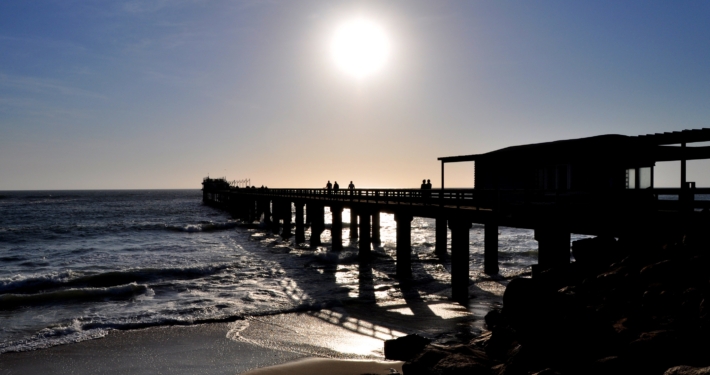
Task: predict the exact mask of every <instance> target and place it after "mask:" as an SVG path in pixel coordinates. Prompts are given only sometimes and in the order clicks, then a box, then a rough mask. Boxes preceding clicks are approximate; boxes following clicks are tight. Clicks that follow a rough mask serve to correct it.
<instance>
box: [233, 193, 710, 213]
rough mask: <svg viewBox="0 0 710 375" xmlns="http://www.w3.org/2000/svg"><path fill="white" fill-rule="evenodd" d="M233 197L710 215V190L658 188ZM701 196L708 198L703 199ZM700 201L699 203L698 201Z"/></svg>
mask: <svg viewBox="0 0 710 375" xmlns="http://www.w3.org/2000/svg"><path fill="white" fill-rule="evenodd" d="M229 193H232V194H238V195H251V196H263V197H267V196H268V197H282V198H290V199H309V200H326V201H333V202H339V201H340V202H359V203H360V202H370V203H376V204H393V205H423V206H436V205H438V206H446V207H455V208H467V209H473V210H493V209H506V208H507V209H511V208H512V209H514V208H516V207H521V206H524V207H526V208H529V207H535V206H537V207H540V208H542V207H544V206H550V205H555V206H570V207H573V206H574V207H579V206H587V207H595V208H596V209H612V208H622V207H624V208H630V209H641V208H643V209H651V210H659V211H680V210H696V211H697V210H703V209H710V200H708V198H710V188H692V189H680V188H655V189H628V190H596V191H545V190H507V189H497V190H495V189H426V190H425V189H378V188H372V189H371V188H366V189H342V190H330V191H329V190H327V189H324V188H320V189H312V188H297V189H266V188H240V189H234V188H233V189H230V190H229ZM702 195H707V197H703V196H702ZM698 196H700V197H698Z"/></svg>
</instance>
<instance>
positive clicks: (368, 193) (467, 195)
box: [203, 179, 710, 301]
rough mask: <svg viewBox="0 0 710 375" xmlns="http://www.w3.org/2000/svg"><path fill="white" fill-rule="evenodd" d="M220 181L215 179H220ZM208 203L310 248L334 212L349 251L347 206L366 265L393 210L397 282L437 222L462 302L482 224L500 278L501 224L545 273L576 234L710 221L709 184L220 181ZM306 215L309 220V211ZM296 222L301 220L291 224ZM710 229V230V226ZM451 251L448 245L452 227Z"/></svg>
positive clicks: (336, 239)
mask: <svg viewBox="0 0 710 375" xmlns="http://www.w3.org/2000/svg"><path fill="white" fill-rule="evenodd" d="M215 182H216V183H215ZM203 185H204V188H203V201H204V203H205V204H209V205H212V206H215V207H220V208H223V209H225V210H228V211H229V212H231V213H232V214H233V215H234V216H235V217H238V218H240V219H242V220H243V221H247V222H253V221H256V220H263V221H264V222H265V223H266V224H268V225H269V226H271V228H272V230H273V232H274V233H280V234H281V235H282V236H283V237H284V238H288V237H291V236H292V235H295V241H296V243H305V242H306V237H305V225H306V219H305V216H307V217H308V220H309V221H310V226H311V233H312V235H311V237H310V239H309V241H310V244H311V246H318V245H320V233H322V232H323V230H324V229H325V226H324V221H323V216H324V208H325V207H326V206H327V207H329V208H330V211H331V212H332V214H333V224H332V228H331V232H332V239H333V240H332V249H333V250H335V251H337V250H340V249H342V226H343V222H342V212H343V209H344V208H348V209H350V213H351V218H350V233H351V237H352V239H358V238H359V242H358V249H359V254H360V256H361V258H362V259H367V258H368V257H369V253H370V251H371V245H372V244H373V243H375V244H377V243H379V241H380V239H379V231H380V229H379V225H380V224H379V223H380V219H379V214H380V213H390V214H394V217H395V221H396V222H397V244H396V246H397V254H396V261H397V276H398V277H401V278H406V277H410V276H411V267H410V265H411V235H410V230H411V221H412V219H413V217H415V216H417V217H427V218H433V219H435V220H436V245H435V246H436V251H437V252H438V253H446V252H448V251H449V250H450V252H451V260H452V262H451V263H452V270H451V273H452V296H453V298H454V299H456V300H459V301H463V300H466V299H467V298H468V286H469V268H468V264H469V229H470V228H471V227H472V223H479V224H484V227H485V229H484V232H485V240H484V243H485V244H484V248H485V250H484V252H485V255H484V269H485V271H486V272H487V273H489V274H495V273H497V272H498V237H497V235H498V228H499V226H506V227H516V228H526V229H532V230H534V231H535V239H536V240H537V241H538V246H539V248H538V250H539V255H538V257H539V258H538V266H537V267H538V269H546V268H550V267H560V266H564V265H565V264H569V262H570V235H571V233H577V234H589V235H606V236H614V237H624V236H647V235H649V234H659V233H669V234H678V235H680V234H682V231H683V230H684V228H686V227H688V226H690V225H692V226H696V227H697V226H698V225H705V226H708V225H710V212H708V210H710V201H708V200H699V199H697V198H698V197H697V196H699V195H705V194H707V195H710V188H698V189H695V188H693V189H689V188H685V189H657V188H656V189H643V190H614V191H610V190H608V191H569V192H560V191H542V190H484V189H430V190H422V189H352V190H339V191H330V192H329V191H328V190H326V189H263V188H261V189H260V188H229V187H228V186H225V184H223V183H220V180H210V179H205V182H203ZM304 214H305V215H304ZM292 217H294V218H295V223H292V222H291V220H292ZM709 228H710V226H709ZM448 230H450V231H451V248H450V249H447V247H446V242H447V241H446V239H447V235H448V233H447V231H448Z"/></svg>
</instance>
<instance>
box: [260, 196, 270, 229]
mask: <svg viewBox="0 0 710 375" xmlns="http://www.w3.org/2000/svg"><path fill="white" fill-rule="evenodd" d="M261 212H262V213H263V214H264V225H266V227H267V228H270V227H271V201H269V200H268V199H267V200H264V201H262V202H261Z"/></svg>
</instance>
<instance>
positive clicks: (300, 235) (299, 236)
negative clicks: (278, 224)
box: [294, 202, 306, 244]
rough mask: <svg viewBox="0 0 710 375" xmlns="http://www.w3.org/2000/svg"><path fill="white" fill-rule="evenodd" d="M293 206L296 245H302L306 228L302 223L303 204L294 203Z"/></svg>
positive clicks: (304, 240)
mask: <svg viewBox="0 0 710 375" xmlns="http://www.w3.org/2000/svg"><path fill="white" fill-rule="evenodd" d="M294 205H295V206H296V218H295V219H296V220H295V221H296V243H297V244H300V243H304V242H306V226H305V225H304V222H303V206H304V203H303V202H295V203H294Z"/></svg>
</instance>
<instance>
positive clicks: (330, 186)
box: [325, 180, 333, 195]
mask: <svg viewBox="0 0 710 375" xmlns="http://www.w3.org/2000/svg"><path fill="white" fill-rule="evenodd" d="M325 188H326V189H327V190H328V195H330V193H331V192H332V190H333V184H331V183H330V180H328V183H327V184H326V185H325Z"/></svg>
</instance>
